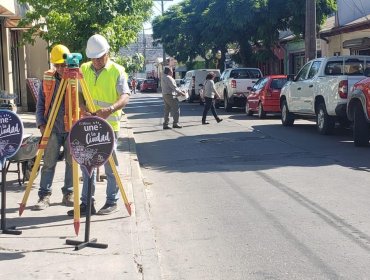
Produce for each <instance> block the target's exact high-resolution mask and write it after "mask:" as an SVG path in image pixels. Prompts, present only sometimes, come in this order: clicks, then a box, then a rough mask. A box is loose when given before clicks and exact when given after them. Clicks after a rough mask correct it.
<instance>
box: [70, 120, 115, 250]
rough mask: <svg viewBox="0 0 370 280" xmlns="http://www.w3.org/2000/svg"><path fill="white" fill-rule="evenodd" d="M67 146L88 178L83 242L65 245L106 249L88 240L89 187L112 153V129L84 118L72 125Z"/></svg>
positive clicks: (106, 124) (102, 245)
mask: <svg viewBox="0 0 370 280" xmlns="http://www.w3.org/2000/svg"><path fill="white" fill-rule="evenodd" d="M69 145H70V151H71V154H72V157H73V159H74V160H75V161H76V162H77V163H78V164H79V165H81V166H82V168H84V169H85V170H86V171H87V173H88V174H89V177H90V178H89V183H88V189H87V205H86V207H87V212H86V226H85V240H84V241H75V240H69V239H67V240H66V243H67V244H68V245H75V249H76V250H80V249H82V248H85V247H95V248H101V249H105V248H107V247H108V245H107V244H101V243H96V241H97V239H96V238H94V239H91V240H90V218H91V205H92V201H91V200H92V199H91V186H92V172H93V170H94V168H96V167H99V166H101V165H104V163H106V162H107V161H108V159H109V157H110V156H111V154H112V152H113V146H114V134H113V130H112V127H111V126H110V125H109V123H108V122H107V121H105V120H103V119H102V118H99V117H85V118H83V119H81V120H79V121H77V122H76V123H75V124H74V125H73V127H72V129H71V132H70V134H69ZM77 206H78V205H77ZM75 207H76V205H75Z"/></svg>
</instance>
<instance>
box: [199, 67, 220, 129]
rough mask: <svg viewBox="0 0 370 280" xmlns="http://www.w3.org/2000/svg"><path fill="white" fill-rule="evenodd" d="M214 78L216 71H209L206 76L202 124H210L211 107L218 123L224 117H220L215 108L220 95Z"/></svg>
mask: <svg viewBox="0 0 370 280" xmlns="http://www.w3.org/2000/svg"><path fill="white" fill-rule="evenodd" d="M214 78H215V73H213V72H210V73H208V74H207V76H206V81H205V82H204V85H203V90H204V93H203V94H204V101H205V105H204V110H203V117H202V124H209V122H207V121H206V119H207V114H208V111H209V109H211V111H212V114H213V116H214V117H215V119H216V121H217V122H218V123H219V122H221V121H222V119H220V118H219V117H218V115H217V112H216V108H215V98H218V99H219V98H220V95H219V94H218V92H217V90H216V88H215V82H214V81H213V80H214Z"/></svg>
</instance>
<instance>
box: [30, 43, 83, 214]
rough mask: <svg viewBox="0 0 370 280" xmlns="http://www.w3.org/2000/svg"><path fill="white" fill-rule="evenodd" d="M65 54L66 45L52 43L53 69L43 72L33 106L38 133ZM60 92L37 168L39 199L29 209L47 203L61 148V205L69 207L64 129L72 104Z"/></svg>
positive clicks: (69, 170) (69, 161)
mask: <svg viewBox="0 0 370 280" xmlns="http://www.w3.org/2000/svg"><path fill="white" fill-rule="evenodd" d="M69 53H70V52H69V50H68V48H67V47H66V46H63V45H56V46H54V47H53V48H52V50H51V52H50V62H51V63H52V65H53V68H52V69H50V70H47V71H46V72H45V73H44V77H43V80H42V86H41V87H40V92H39V96H38V99H37V105H36V125H37V127H38V128H39V129H40V132H41V134H43V133H44V131H45V127H46V123H47V121H48V118H49V115H50V111H51V109H52V106H53V103H54V100H55V99H56V95H57V92H58V89H59V86H60V83H61V79H62V76H63V72H64V69H65V67H66V66H67V65H66V64H65V61H64V58H63V55H64V54H69ZM67 88H68V87H67ZM71 89H72V94H74V93H75V92H76V91H75V87H73V85H72V86H71ZM67 90H68V89H67ZM67 90H66V91H67ZM61 94H65V97H64V99H63V101H62V104H61V105H60V108H59V110H58V114H57V117H56V119H55V122H54V125H53V127H52V131H51V134H50V137H49V139H48V141H47V145H46V148H45V147H44V148H45V152H44V158H43V159H44V164H43V166H42V169H41V180H40V188H39V191H38V195H39V200H38V202H37V204H36V205H35V206H34V207H33V210H44V209H45V208H47V207H49V205H50V196H51V192H52V190H51V185H52V183H53V178H54V173H55V167H56V164H57V161H58V159H59V157H60V149H61V147H63V150H64V157H65V164H66V166H65V175H64V186H63V187H62V193H63V199H62V204H63V205H65V206H73V183H72V159H71V155H70V153H69V145H68V141H67V138H68V132H69V131H70V127H69V119H68V106H69V105H70V104H71V106H74V104H73V103H70V102H69V100H68V98H69V95H68V94H66V93H64V92H63V93H61ZM72 100H73V97H72Z"/></svg>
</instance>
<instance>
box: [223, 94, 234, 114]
mask: <svg viewBox="0 0 370 280" xmlns="http://www.w3.org/2000/svg"><path fill="white" fill-rule="evenodd" d="M224 108H225V111H226V112H231V111H232V109H233V106H232V105H231V104H230V102H229V99H228V98H227V94H226V93H225V94H224Z"/></svg>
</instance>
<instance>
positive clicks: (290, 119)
mask: <svg viewBox="0 0 370 280" xmlns="http://www.w3.org/2000/svg"><path fill="white" fill-rule="evenodd" d="M281 123H282V124H283V126H292V125H293V124H294V115H293V114H292V113H291V112H289V109H288V104H287V102H286V100H284V101H283V104H282V106H281Z"/></svg>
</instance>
